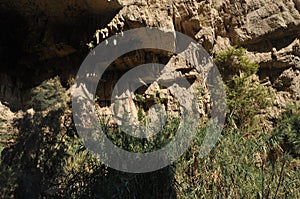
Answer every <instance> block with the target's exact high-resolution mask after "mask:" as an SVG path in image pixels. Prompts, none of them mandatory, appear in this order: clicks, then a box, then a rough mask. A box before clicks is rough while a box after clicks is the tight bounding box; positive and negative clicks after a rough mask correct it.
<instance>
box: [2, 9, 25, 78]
mask: <svg viewBox="0 0 300 199" xmlns="http://www.w3.org/2000/svg"><path fill="white" fill-rule="evenodd" d="M0 18H1V20H0V29H1V31H0V60H1V62H0V72H8V73H13V72H15V71H14V68H13V66H15V65H16V64H17V62H18V60H19V59H20V57H21V56H22V45H23V42H24V37H25V36H26V35H27V33H26V31H25V29H26V24H25V19H24V18H22V17H21V16H20V15H19V14H18V13H17V12H13V11H3V10H0Z"/></svg>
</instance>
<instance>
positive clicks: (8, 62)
mask: <svg viewBox="0 0 300 199" xmlns="http://www.w3.org/2000/svg"><path fill="white" fill-rule="evenodd" d="M119 9H120V8H118V9H116V10H109V11H107V12H104V13H89V12H86V11H85V12H81V13H77V14H78V15H77V16H67V17H65V18H58V17H50V16H46V15H45V14H44V13H42V12H41V11H36V12H35V13H32V15H30V16H24V15H20V14H19V13H18V11H17V10H14V9H8V8H4V7H2V6H0V16H1V20H0V27H1V31H0V59H1V62H0V73H2V74H6V75H8V76H10V77H12V78H13V79H18V80H20V81H21V82H22V88H21V93H23V94H22V95H24V96H28V92H29V91H30V89H32V88H34V87H35V86H37V85H39V84H40V83H41V82H43V81H44V80H47V79H49V78H53V77H55V76H59V77H60V78H61V81H62V84H63V86H65V87H68V86H69V85H68V80H69V79H70V78H71V77H74V76H75V75H76V73H77V71H78V69H79V67H80V65H81V63H82V62H83V60H84V58H85V57H86V55H87V54H88V53H89V50H88V48H87V46H86V43H88V42H90V41H91V40H93V39H94V38H93V35H94V33H95V31H96V29H100V28H103V27H104V26H105V25H106V24H107V23H108V22H109V21H111V19H112V18H113V17H114V16H115V14H116V13H117V12H118V11H119ZM61 43H62V44H66V45H68V46H72V47H73V48H74V49H75V50H76V52H75V53H73V54H70V55H67V56H64V57H59V56H53V57H50V58H45V56H44V54H43V53H41V51H42V52H46V53H47V49H48V48H49V47H50V46H53V45H56V44H61ZM0 98H1V96H0ZM26 100H28V99H25V97H24V99H20V101H21V102H20V103H21V104H22V103H25V101H26ZM12 103H14V102H10V101H8V104H9V106H11V105H10V104H12ZM12 106H13V105H12Z"/></svg>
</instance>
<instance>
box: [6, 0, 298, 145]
mask: <svg viewBox="0 0 300 199" xmlns="http://www.w3.org/2000/svg"><path fill="white" fill-rule="evenodd" d="M0 16H1V19H2V20H1V21H0V27H1V32H0V59H1V67H0V120H3V121H7V122H6V123H7V124H6V125H2V126H1V125H0V132H2V131H3V130H2V129H4V128H6V129H8V130H11V129H13V118H15V119H16V118H21V117H22V114H23V115H26V114H27V115H28V114H29V113H28V112H30V113H32V114H34V111H33V109H32V108H34V107H33V106H32V104H31V102H32V95H33V93H34V91H36V88H38V86H39V85H41V83H42V82H44V81H48V80H49V79H52V78H54V77H56V76H59V78H57V79H55V81H61V82H60V83H61V85H62V87H64V88H63V89H66V90H68V89H69V91H68V92H71V90H72V84H73V79H74V77H75V75H76V73H77V70H78V69H79V67H80V65H81V63H82V61H83V60H84V58H85V57H86V55H87V54H88V53H89V52H90V51H89V50H90V49H89V47H93V46H92V45H95V44H98V43H100V42H102V41H104V40H105V39H106V38H109V37H110V36H113V35H114V34H116V33H120V32H123V31H126V30H130V29H133V28H138V27H145V26H148V27H159V28H162V29H170V30H176V31H179V32H182V33H184V34H186V35H188V36H190V37H192V38H193V39H195V40H196V41H198V42H199V43H200V44H202V45H203V47H204V48H205V49H206V50H207V51H208V52H209V53H210V54H211V55H213V56H214V55H216V54H218V53H219V52H221V51H222V50H225V49H228V48H230V47H232V46H241V47H244V48H246V49H247V56H248V57H249V58H250V59H251V60H253V61H255V62H257V63H258V64H259V65H260V69H259V72H258V74H259V78H260V81H261V82H263V84H264V85H266V86H268V87H271V88H272V89H273V90H274V91H275V92H276V100H275V105H276V107H277V108H276V109H274V111H273V114H274V117H276V115H277V113H276V111H279V110H280V109H281V108H282V107H284V106H285V105H286V103H287V102H289V101H295V100H298V101H299V100H300V34H299V33H300V1H299V0H239V1H236V0H200V1H199V0H198V1H196V0H140V1H134V0H98V1H97V0H64V1H59V0H52V1H44V0H14V1H7V0H0ZM92 42H93V43H92ZM151 61H159V62H160V63H164V64H166V65H167V66H169V67H173V68H175V69H176V71H179V72H178V73H179V74H180V75H181V76H182V77H185V78H187V79H188V80H189V82H191V83H192V85H193V86H195V87H199V85H200V86H202V87H203V88H204V90H205V89H206V88H205V86H204V83H203V79H201V78H199V77H198V76H197V71H196V70H195V69H194V68H191V67H190V66H189V65H187V64H186V63H184V62H183V61H181V60H180V59H178V57H176V56H173V55H169V54H167V53H165V54H164V53H162V52H157V51H151V52H148V51H143V50H142V51H136V52H134V53H130V54H128V55H127V57H122V58H120V59H118V60H116V61H115V62H114V64H113V67H111V70H109V71H108V73H107V74H106V75H105V77H104V80H105V81H104V87H103V88H99V89H98V94H99V95H100V99H99V105H100V108H102V111H103V112H104V113H105V114H111V113H110V112H109V111H108V112H105V111H106V110H107V107H108V106H110V102H109V96H110V95H109V94H110V93H111V91H112V86H113V85H114V84H115V83H116V80H117V79H118V78H120V77H121V76H122V74H123V73H124V71H127V70H129V69H130V68H131V67H132V66H137V65H138V64H143V63H145V62H151ZM58 79H60V80H58ZM49 81H50V82H51V81H52V80H49ZM59 85H60V84H59ZM59 87H61V86H59ZM61 89H62V88H61ZM158 89H159V88H157V86H156V85H155V84H152V85H151V86H149V88H148V91H146V93H147V92H148V98H147V95H146V98H147V101H148V103H149V104H151V103H153V102H154V101H155V100H156V99H155V97H153V93H155V92H156V91H157V90H158ZM161 95H162V96H163V99H166V100H167V102H166V103H165V104H164V105H165V106H166V107H167V109H168V110H169V111H170V112H172V111H173V112H175V113H176V111H178V110H177V109H178V107H177V106H176V102H174V99H173V98H172V94H171V93H170V92H169V91H167V90H164V89H162V90H161ZM101 96H102V98H101ZM170 96H171V97H170ZM64 100H65V101H66V102H64V104H65V103H70V98H65V99H64ZM208 102H209V96H208V95H207V92H203V93H202V94H201V95H199V107H200V109H201V110H199V112H200V114H201V115H204V114H206V112H207V110H208V109H209V107H208V105H207V104H208ZM9 109H10V110H9ZM34 109H35V108H34ZM133 109H134V110H135V112H136V115H138V108H136V107H134V108H133ZM18 111H19V112H18ZM26 111H27V112H26ZM15 131H17V129H15ZM0 141H1V142H2V140H0ZM2 144H5V143H2ZM6 144H10V143H6Z"/></svg>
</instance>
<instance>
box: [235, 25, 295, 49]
mask: <svg viewBox="0 0 300 199" xmlns="http://www.w3.org/2000/svg"><path fill="white" fill-rule="evenodd" d="M298 37H299V26H294V25H293V26H291V27H289V28H286V29H284V28H281V29H278V30H276V31H274V32H271V33H269V34H266V35H262V36H261V37H258V38H256V39H252V40H249V41H246V42H244V43H241V44H238V45H240V46H242V47H244V48H246V49H248V50H249V51H257V52H270V51H272V48H274V47H275V48H276V49H277V50H279V49H281V48H285V47H287V46H288V45H290V44H291V43H292V42H293V41H294V40H295V39H296V38H298Z"/></svg>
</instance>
